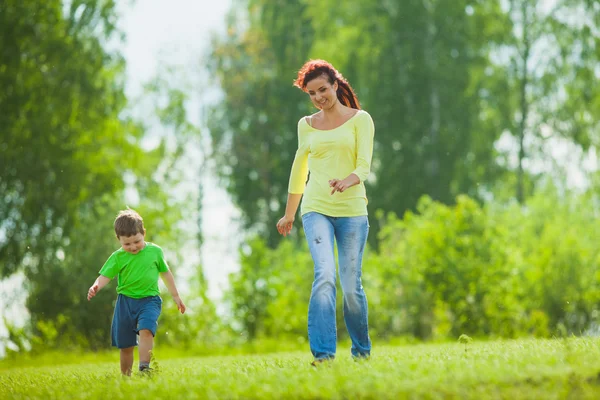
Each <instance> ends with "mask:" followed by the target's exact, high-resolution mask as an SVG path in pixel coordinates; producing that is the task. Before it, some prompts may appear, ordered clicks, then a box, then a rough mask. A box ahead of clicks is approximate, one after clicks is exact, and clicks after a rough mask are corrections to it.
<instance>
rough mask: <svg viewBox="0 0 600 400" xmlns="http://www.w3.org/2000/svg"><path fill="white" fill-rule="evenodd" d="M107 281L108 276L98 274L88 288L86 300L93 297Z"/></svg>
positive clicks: (108, 279)
mask: <svg viewBox="0 0 600 400" xmlns="http://www.w3.org/2000/svg"><path fill="white" fill-rule="evenodd" d="M108 282H110V278H107V277H106V276H104V275H100V276H99V277H98V278H97V279H96V282H94V284H93V285H92V286H91V287H90V290H88V296H87V299H88V301H90V300H91V299H92V297H94V296H95V295H96V293H98V292H99V291H100V289H102V288H103V287H104V286H106V284H107V283H108Z"/></svg>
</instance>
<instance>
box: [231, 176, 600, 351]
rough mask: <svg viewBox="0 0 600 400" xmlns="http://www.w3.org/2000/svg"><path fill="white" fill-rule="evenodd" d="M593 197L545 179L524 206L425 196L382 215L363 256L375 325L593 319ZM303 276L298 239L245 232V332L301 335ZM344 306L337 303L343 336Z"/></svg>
mask: <svg viewBox="0 0 600 400" xmlns="http://www.w3.org/2000/svg"><path fill="white" fill-rule="evenodd" d="M598 204H599V203H598V195H597V193H595V192H594V191H589V192H586V193H583V194H577V193H566V194H564V195H560V196H559V195H558V194H557V192H556V190H555V189H554V188H552V187H548V188H546V189H545V190H543V191H541V190H540V191H539V193H537V194H536V195H535V196H534V197H532V198H530V199H529V200H528V201H527V202H526V204H525V205H524V206H519V205H508V206H503V205H499V204H496V205H493V204H490V205H488V206H485V207H482V206H481V205H479V204H478V203H477V202H475V201H474V200H472V199H470V198H468V197H466V196H460V197H458V198H457V200H456V205H455V206H447V205H444V204H442V203H439V202H435V201H432V200H431V199H430V198H429V197H423V198H422V199H421V201H420V202H419V206H418V212H417V213H412V212H409V213H407V214H405V217H404V219H402V220H399V219H398V218H397V217H396V216H395V215H394V214H390V215H389V216H387V217H386V218H385V221H386V222H385V223H384V225H383V229H382V230H381V233H380V249H379V251H378V252H375V251H368V252H366V254H365V259H364V263H363V285H364V287H365V291H366V293H367V297H368V301H369V316H370V321H369V324H370V329H371V335H372V336H373V337H374V338H378V339H392V338H396V337H406V336H408V337H416V338H419V339H430V340H446V339H448V338H452V337H458V336H460V335H461V334H467V335H469V336H472V337H519V336H527V335H534V336H539V337H548V336H551V335H555V336H563V335H571V334H576V335H581V334H585V333H586V332H587V331H588V330H592V331H593V330H594V329H597V328H596V327H597V326H598V316H599V315H600V314H599V311H598V303H599V302H600V297H599V296H600V265H599V263H598V260H599V256H598V255H599V254H600V248H599V247H598V244H597V243H596V242H597V241H596V240H595V238H596V237H597V236H598V234H599V232H598V228H597V226H596V225H597V224H596V223H595V220H596V218H595V217H594V216H595V215H596V214H597V213H598ZM311 274H312V261H311V259H310V255H309V252H308V250H307V249H306V246H305V245H300V246H298V245H296V244H293V243H292V242H283V243H281V244H280V245H279V246H278V247H277V248H276V249H269V248H268V247H267V246H266V243H265V242H264V241H261V240H259V239H255V240H253V241H252V242H251V243H250V244H249V246H248V251H247V253H246V255H245V256H243V257H242V266H241V270H240V272H239V273H238V274H236V275H232V277H231V290H230V292H229V293H228V300H229V302H230V304H231V305H232V309H233V310H234V313H233V318H234V319H235V321H236V322H238V323H239V324H240V326H239V328H240V330H241V332H242V333H244V334H246V335H247V337H248V338H249V339H254V338H256V337H260V336H261V335H264V336H271V337H290V338H299V337H301V336H305V335H306V309H307V305H308V298H309V295H310V286H311V282H312V276H311ZM339 297H341V294H339V296H338V298H339ZM341 316H342V312H341V310H340V309H338V334H339V336H340V337H344V336H345V328H344V325H343V320H342V319H341ZM251 329H252V330H251Z"/></svg>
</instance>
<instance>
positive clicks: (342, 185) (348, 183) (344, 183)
mask: <svg viewBox="0 0 600 400" xmlns="http://www.w3.org/2000/svg"><path fill="white" fill-rule="evenodd" d="M359 183H360V179H359V177H358V176H356V175H355V174H350V175H348V177H347V178H346V179H342V180H340V179H330V180H329V187H332V188H333V189H332V190H331V194H334V193H335V192H340V193H341V192H343V191H344V190H346V189H348V188H349V187H352V186H354V185H358V184H359Z"/></svg>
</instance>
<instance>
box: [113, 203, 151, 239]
mask: <svg viewBox="0 0 600 400" xmlns="http://www.w3.org/2000/svg"><path fill="white" fill-rule="evenodd" d="M115 233H116V234H117V237H121V236H135V235H137V234H138V233H141V234H142V235H144V234H145V233H146V230H145V229H144V220H143V219H142V217H141V216H140V214H138V213H137V212H135V211H134V210H132V209H130V208H128V209H127V210H122V211H120V212H119V215H117V218H115Z"/></svg>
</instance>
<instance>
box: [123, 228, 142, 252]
mask: <svg viewBox="0 0 600 400" xmlns="http://www.w3.org/2000/svg"><path fill="white" fill-rule="evenodd" d="M119 242H120V243H121V246H122V247H123V250H125V251H126V252H128V253H131V254H137V253H139V252H140V250H142V249H143V248H144V246H145V245H146V244H145V243H144V235H143V234H141V233H138V234H137V235H135V236H119Z"/></svg>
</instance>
